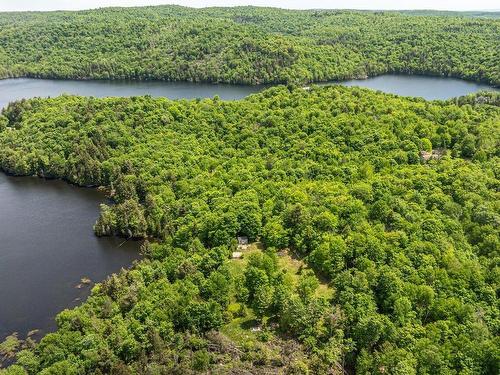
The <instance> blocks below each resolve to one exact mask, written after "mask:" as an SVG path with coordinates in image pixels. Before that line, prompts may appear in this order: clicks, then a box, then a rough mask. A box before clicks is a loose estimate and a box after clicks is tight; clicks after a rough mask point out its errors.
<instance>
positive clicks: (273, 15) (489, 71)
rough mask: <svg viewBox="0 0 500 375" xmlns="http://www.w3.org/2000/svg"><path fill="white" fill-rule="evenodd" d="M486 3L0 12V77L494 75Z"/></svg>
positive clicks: (494, 26) (274, 79)
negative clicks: (397, 8)
mask: <svg viewBox="0 0 500 375" xmlns="http://www.w3.org/2000/svg"><path fill="white" fill-rule="evenodd" d="M494 15H495V13H492V14H488V13H464V14H460V13H445V12H406V13H397V12H360V11H357V12H356V11H333V10H329V11H327V10H324V11H323V10H317V11H291V10H279V9H272V8H254V7H240V8H207V9H190V8H184V7H178V6H161V7H145V8H122V9H119V8H115V9H112V8H111V9H110V8H107V9H100V10H92V11H81V12H51V13H0V78H7V77H20V76H28V77H45V78H76V79H89V78H90V79H141V80H147V79H157V80H183V81H209V82H229V83H246V84H258V83H304V82H312V81H328V80H344V79H347V78H360V77H366V76H372V75H378V74H382V73H405V74H427V75H440V76H453V77H460V78H464V79H468V80H474V81H482V82H487V83H490V84H494V85H499V84H500V69H499V66H500V43H499V35H500V20H499V18H498V17H494ZM488 17H491V18H488Z"/></svg>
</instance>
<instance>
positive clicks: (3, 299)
mask: <svg viewBox="0 0 500 375" xmlns="http://www.w3.org/2000/svg"><path fill="white" fill-rule="evenodd" d="M104 200H105V197H104V196H103V195H102V194H101V193H99V192H98V191H97V190H95V189H85V188H78V187H75V186H71V185H69V184H67V183H65V182H63V181H54V180H52V181H47V180H42V179H39V178H34V177H9V176H6V175H4V174H3V173H0V341H1V340H2V339H3V338H4V337H5V336H6V335H8V334H11V333H12V332H19V334H20V335H21V336H23V335H26V333H27V332H28V331H30V330H32V329H42V330H43V331H47V330H50V329H53V328H54V320H53V318H54V316H55V315H56V314H57V313H58V312H59V311H61V310H63V309H64V308H66V307H70V306H74V305H76V304H78V303H79V302H80V301H81V300H82V299H85V298H86V297H87V295H88V293H89V291H90V288H91V286H90V285H86V284H81V279H82V278H89V279H91V280H92V281H101V280H103V279H104V278H105V277H106V276H107V275H109V274H111V273H113V272H116V271H119V270H120V268H121V267H128V266H129V265H130V264H131V263H132V262H133V260H134V259H137V258H138V253H139V243H138V242H133V241H125V242H124V240H123V239H119V238H97V237H96V236H95V235H94V233H93V231H92V225H93V224H94V222H95V220H96V219H97V217H98V214H99V204H100V203H102V202H103V201H104ZM79 284H81V285H79Z"/></svg>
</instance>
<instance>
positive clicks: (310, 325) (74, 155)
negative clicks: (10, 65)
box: [0, 8, 500, 375]
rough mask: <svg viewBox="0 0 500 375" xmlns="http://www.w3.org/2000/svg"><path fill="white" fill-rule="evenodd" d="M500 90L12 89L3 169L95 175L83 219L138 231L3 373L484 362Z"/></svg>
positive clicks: (420, 367) (2, 123) (82, 180)
mask: <svg viewBox="0 0 500 375" xmlns="http://www.w3.org/2000/svg"><path fill="white" fill-rule="evenodd" d="M165 9H167V10H168V9H170V8H165ZM180 11H181V10H176V12H180ZM184 11H185V12H188V11H187V10H184ZM110 12H111V14H115V13H114V12H115V11H110ZM140 12H147V10H141V11H140ZM189 12H191V11H189ZM211 12H221V13H222V14H226V13H227V12H228V11H217V10H212V11H211ZM252 12H254V13H256V14H258V13H259V12H262V13H264V14H267V12H269V11H267V10H263V11H255V10H252ZM99 14H100V13H92V12H90V13H88V14H87V13H86V14H85V15H84V17H89V16H96V17H98V15H99ZM126 14H127V13H126V12H124V11H116V15H120V17H123V16H124V15H126ZM298 14H299V15H300V13H298ZM306 15H307V17H313V16H314V13H310V14H309V13H306ZM63 16H64V15H63V14H61V17H63ZM27 17H28V18H30V17H34V18H35V19H36V18H37V17H38V16H35V15H34V16H27ZM40 17H44V15H41V16H40ZM67 17H69V20H70V21H71V20H72V19H73V18H72V17H73V15H67ZM304 17H306V16H304ZM307 17H306V18H307ZM332 17H336V15H335V14H333V15H332ZM339 17H341V18H342V17H352V18H353V20H356V19H358V17H360V18H361V19H362V18H363V17H382V18H384V17H387V19H388V20H391V19H392V18H393V17H394V18H396V19H398V18H399V17H402V16H400V15H382V16H379V15H369V16H366V15H358V14H354V13H353V14H351V13H348V14H347V15H346V14H345V13H340V16H339ZM402 19H405V20H406V21H408V19H406V18H402ZM412 19H414V20H415V22H416V24H418V23H419V22H423V21H424V20H425V19H419V18H409V20H412ZM111 20H113V18H112V19H111ZM279 20H280V18H278V20H277V21H276V26H275V27H280V28H285V27H286V25H287V24H286V23H284V24H280V23H279V22H278V21H279ZM437 20H441V19H440V18H438V19H437ZM132 21H133V20H131V22H132ZM247 22H250V21H249V20H247ZM353 22H354V21H353ZM453 22H466V21H464V20H460V21H458V20H453V21H452V23H453ZM468 22H471V23H472V24H476V23H477V24H481V23H482V22H484V21H482V20H481V21H479V20H478V21H476V20H470V21H468ZM488 22H489V21H486V23H485V25H487V24H488ZM137 27H139V26H137ZM139 29H140V27H139ZM226 31H227V30H226ZM3 32H4V30H3ZM79 32H81V30H79ZM289 32H290V34H293V24H291V25H289ZM301 32H306V30H305V28H303V29H302V30H301ZM280 38H281V37H280ZM298 38H299V39H300V38H302V37H298ZM211 40H216V38H212V39H211ZM306 44H307V43H306ZM484 72H486V70H485V71H484ZM499 103H500V98H499V96H498V94H494V93H490V94H479V95H474V96H470V97H463V98H458V99H454V100H451V101H447V102H444V101H435V102H430V101H425V100H423V99H410V98H401V97H397V96H394V95H388V94H382V93H376V92H373V91H370V90H365V89H359V88H345V87H340V86H334V87H314V86H313V87H312V88H311V89H310V90H304V89H301V88H295V89H294V88H292V87H283V86H280V87H275V88H271V89H268V90H266V91H263V92H262V93H259V94H256V95H252V96H250V97H248V98H246V99H244V100H240V101H232V102H225V101H221V100H220V99H218V98H214V99H203V100H178V101H172V100H168V99H153V98H150V97H134V98H108V99H95V98H84V97H74V96H62V97H58V98H53V99H33V100H28V101H20V102H16V103H12V104H11V105H10V106H9V107H8V108H7V109H6V110H5V111H4V112H3V115H2V116H0V166H1V168H2V169H4V170H5V171H7V172H9V173H12V174H18V175H40V176H44V177H58V178H64V179H66V180H68V181H70V182H72V183H76V184H79V185H102V186H105V187H106V188H107V190H108V192H109V194H110V196H111V197H112V198H113V200H114V202H115V204H113V205H103V206H102V211H101V216H100V218H99V219H98V221H97V223H96V226H95V230H96V232H97V233H98V234H99V235H104V234H121V235H125V236H134V237H147V238H149V242H148V243H146V244H145V245H144V248H143V251H144V254H145V259H143V260H142V261H140V262H139V263H137V264H136V265H135V266H134V267H133V268H132V269H130V270H124V271H122V272H121V273H120V274H119V275H114V276H112V277H110V278H109V279H108V280H107V281H105V282H104V283H102V284H98V285H97V286H96V287H95V288H94V289H93V291H92V295H91V297H90V298H89V299H88V301H86V302H85V303H83V304H82V305H81V306H79V307H77V308H75V309H73V310H66V311H64V312H62V313H61V314H59V316H58V317H57V323H58V330H57V331H56V332H55V333H51V334H48V335H46V336H45V337H44V338H43V339H42V340H41V342H40V343H38V344H34V343H31V342H29V341H28V343H25V349H24V350H22V351H21V352H20V353H19V354H18V356H17V362H16V364H15V365H13V366H11V367H9V368H8V369H6V370H4V371H3V372H2V371H0V373H2V375H3V374H9V375H13V374H25V373H28V374H43V375H48V374H191V373H197V372H201V373H212V374H246V373H254V374H260V373H262V374H267V373H284V374H344V373H357V374H397V375H414V374H419V375H424V374H428V375H430V374H450V375H451V374H454V375H455V374H484V375H487V374H498V372H499V364H500V339H499V337H500V336H499V331H498V329H499V326H498V322H499V319H500V315H499V311H500V310H499V299H498V285H499V277H500V268H499V260H500V258H499V251H500V235H499V229H500V206H499V202H500V196H499V187H500V182H499V173H500V163H499V161H500V159H499V156H500V155H499V150H500V147H499V143H500V108H499ZM238 236H240V237H241V236H245V237H248V239H249V241H250V243H251V244H250V246H249V247H248V248H246V249H244V250H243V251H242V252H243V259H238V258H236V259H231V253H232V252H233V251H235V250H236V243H235V242H236V238H237V237H238ZM11 341H12V340H11Z"/></svg>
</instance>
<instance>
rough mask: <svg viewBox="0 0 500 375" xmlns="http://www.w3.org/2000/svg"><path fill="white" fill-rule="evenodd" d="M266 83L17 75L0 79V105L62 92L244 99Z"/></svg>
mask: <svg viewBox="0 0 500 375" xmlns="http://www.w3.org/2000/svg"><path fill="white" fill-rule="evenodd" d="M263 87H264V86H239V85H224V84H218V85H215V84H208V83H188V82H160V81H142V82H138V81H135V82H134V81H71V80H51V79H33V78H16V79H5V80H0V108H2V107H5V106H6V105H7V104H8V103H9V102H11V101H14V100H19V99H23V98H33V97H36V96H42V97H47V96H50V97H53V96H58V95H61V94H74V95H82V96H95V97H98V98H102V97H106V96H141V95H151V96H153V97H162V96H164V97H167V98H170V99H183V98H186V99H194V98H212V97H214V96H215V95H219V96H220V98H221V99H225V100H232V99H241V98H244V97H245V96H248V95H250V94H252V93H255V92H258V91H260V90H262V89H263Z"/></svg>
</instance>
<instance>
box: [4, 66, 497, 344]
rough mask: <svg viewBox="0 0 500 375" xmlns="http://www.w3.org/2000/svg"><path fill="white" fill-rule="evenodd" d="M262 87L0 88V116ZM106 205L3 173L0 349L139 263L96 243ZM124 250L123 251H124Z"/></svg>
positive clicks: (412, 81) (127, 249)
mask: <svg viewBox="0 0 500 375" xmlns="http://www.w3.org/2000/svg"><path fill="white" fill-rule="evenodd" d="M340 84H343V85H346V86H362V87H368V88H371V89H375V90H381V91H385V92H389V93H394V94H399V95H405V96H420V97H423V98H426V99H448V98H451V97H455V96H460V95H466V94H470V93H473V92H476V91H479V90H487V89H491V87H489V86H488V85H482V84H477V83H472V82H466V81H462V80H458V79H451V78H438V77H422V76H401V75H384V76H379V77H375V78H370V79H366V80H359V81H347V82H341V83H340ZM264 88H265V87H264V86H257V87H256V86H253V87H252V86H232V85H213V84H194V83H168V82H129V81H68V80H41V79H24V78H20V79H7V80H0V108H2V107H4V106H6V105H7V104H8V103H9V102H11V101H14V100H19V99H23V98H32V97H37V96H39V97H47V96H58V95H61V94H64V93H67V94H76V95H86V96H95V97H106V96H139V95H151V96H155V97H161V96H164V97H168V98H171V99H178V98H204V97H213V96H215V95H219V96H220V97H221V98H222V99H227V100H231V99H241V98H243V97H245V96H247V95H249V94H252V93H255V92H258V91H260V90H262V89H264ZM104 200H105V197H104V196H103V195H102V194H100V193H99V192H97V191H96V190H92V189H83V188H77V187H74V186H71V185H68V184H66V183H65V182H62V181H46V180H42V179H37V178H29V177H23V178H19V177H8V176H5V175H4V174H2V173H0V341H1V340H2V339H3V338H4V337H5V336H6V335H8V334H10V333H12V332H14V331H15V332H19V334H20V336H21V337H24V336H25V335H26V333H27V332H28V331H29V330H32V329H41V330H42V332H47V331H49V330H51V329H53V328H54V320H53V318H54V316H55V315H56V314H57V313H58V312H59V311H61V310H63V309H64V308H66V307H72V306H75V305H76V304H78V303H80V302H81V300H82V299H84V298H86V296H88V293H89V287H88V286H85V287H83V288H81V289H78V288H75V287H76V286H77V285H78V284H79V283H80V280H81V278H83V277H88V278H90V279H91V280H93V281H101V280H103V279H104V278H105V277H106V276H107V275H109V274H111V273H113V272H116V271H118V270H120V268H121V267H126V266H129V265H130V264H131V263H132V261H133V260H134V259H137V258H138V248H139V244H138V243H136V242H125V243H123V240H121V239H117V238H97V237H95V236H94V234H93V231H92V225H93V224H94V222H95V220H96V219H97V217H98V214H99V204H100V203H101V202H103V201H104ZM122 243H123V244H122Z"/></svg>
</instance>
